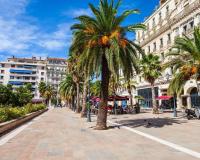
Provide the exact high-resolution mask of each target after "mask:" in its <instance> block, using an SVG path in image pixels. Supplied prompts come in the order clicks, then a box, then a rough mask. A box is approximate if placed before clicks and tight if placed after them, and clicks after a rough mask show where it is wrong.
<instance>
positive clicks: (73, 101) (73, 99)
mask: <svg viewBox="0 0 200 160" xmlns="http://www.w3.org/2000/svg"><path fill="white" fill-rule="evenodd" d="M74 109H75V97H74V95H73V96H72V110H73V111H74Z"/></svg>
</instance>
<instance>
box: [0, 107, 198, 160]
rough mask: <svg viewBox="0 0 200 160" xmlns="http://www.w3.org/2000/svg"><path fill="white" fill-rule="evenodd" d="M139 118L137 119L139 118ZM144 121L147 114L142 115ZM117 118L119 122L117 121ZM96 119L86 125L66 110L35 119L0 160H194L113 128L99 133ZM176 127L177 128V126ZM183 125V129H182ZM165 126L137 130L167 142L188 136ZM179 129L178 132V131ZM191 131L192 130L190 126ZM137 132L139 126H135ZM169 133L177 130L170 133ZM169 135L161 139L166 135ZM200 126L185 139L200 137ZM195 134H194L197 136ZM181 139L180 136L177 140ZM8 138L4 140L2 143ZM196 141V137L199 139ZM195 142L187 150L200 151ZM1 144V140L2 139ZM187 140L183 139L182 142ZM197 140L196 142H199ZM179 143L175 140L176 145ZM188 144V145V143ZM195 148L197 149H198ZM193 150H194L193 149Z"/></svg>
mask: <svg viewBox="0 0 200 160" xmlns="http://www.w3.org/2000/svg"><path fill="white" fill-rule="evenodd" d="M134 116H135V115H122V116H117V117H116V116H109V117H108V119H109V120H111V121H113V122H114V121H115V122H120V123H122V122H123V121H124V120H130V119H132V120H134ZM137 116H138V115H137ZM137 116H135V118H140V119H141V118H143V116H145V115H144V114H140V115H139V116H140V117H137ZM116 118H117V119H116ZM95 119H96V117H94V116H93V117H92V120H93V122H91V123H87V122H86V119H81V118H80V115H79V114H75V113H73V112H72V111H70V110H68V109H66V108H62V109H61V108H56V109H53V110H50V111H48V112H47V113H45V114H43V115H42V116H40V117H39V118H38V119H35V120H34V121H33V123H32V124H31V125H30V126H28V127H27V128H25V129H24V130H23V131H22V132H21V133H19V134H18V135H17V136H16V137H14V138H13V139H11V140H9V142H7V143H5V144H4V145H2V146H0V155H1V158H0V159H1V160H133V159H134V160H161V159H162V160H169V159H170V160H177V159H181V160H195V159H197V158H194V157H192V156H190V155H187V154H185V153H182V152H179V151H177V150H174V149H172V148H170V147H167V146H165V145H162V144H160V143H157V142H154V141H152V140H150V139H147V138H144V137H142V136H140V135H137V134H134V133H132V132H129V131H128V130H125V129H122V128H120V127H114V128H112V127H111V129H109V130H106V131H96V130H93V128H92V127H94V126H95V123H96V122H95ZM174 125H175V126H174ZM181 125H184V126H182V127H181ZM171 126H174V127H170V128H168V127H169V126H168V125H165V126H163V127H160V128H154V127H152V128H146V127H145V126H144V125H140V126H137V128H138V129H139V130H141V131H144V132H147V131H148V132H149V133H152V134H155V135H156V134H157V135H158V136H159V137H160V136H162V137H163V138H167V136H170V135H172V134H173V133H174V132H173V131H174V130H175V131H176V134H179V132H181V134H183V133H186V131H185V129H187V128H185V126H186V125H185V124H184V123H182V124H174V123H173V124H172V125H171ZM178 126H179V129H178V130H177V129H176V127H178ZM132 127H133V126H132ZM189 127H191V126H189ZM135 128H136V126H135ZM170 129H174V130H172V131H170ZM166 131H167V134H164V135H160V133H161V134H162V133H163V132H166ZM199 132H200V126H196V128H195V129H194V131H192V132H187V133H188V134H185V137H186V139H189V138H190V137H191V136H196V135H198V139H199V135H200V134H199ZM194 133H195V134H194ZM176 137H178V135H177V136H176ZM3 138H5V137H2V139H3ZM196 138H197V137H196ZM198 139H192V141H193V140H195V141H193V142H192V143H193V146H191V144H189V145H188V144H185V146H186V147H191V149H195V150H199V144H200V143H199V140H198ZM0 140H1V139H0ZM181 140H183V143H184V139H180V141H181ZM196 140H197V141H196ZM175 142H178V141H176V139H175V140H174V143H175ZM185 142H187V141H185ZM195 145H196V147H195ZM193 147H194V148H193Z"/></svg>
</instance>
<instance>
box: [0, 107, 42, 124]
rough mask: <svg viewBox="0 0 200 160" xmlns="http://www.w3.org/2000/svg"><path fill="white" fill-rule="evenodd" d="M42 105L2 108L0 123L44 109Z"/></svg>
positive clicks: (0, 110) (0, 109)
mask: <svg viewBox="0 0 200 160" xmlns="http://www.w3.org/2000/svg"><path fill="white" fill-rule="evenodd" d="M45 108H46V106H45V105H44V104H34V105H33V104H27V105H26V106H24V107H3V108H0V123H2V122H6V121H9V120H12V119H16V118H20V117H22V116H25V115H26V114H29V113H32V112H36V111H39V110H42V109H45Z"/></svg>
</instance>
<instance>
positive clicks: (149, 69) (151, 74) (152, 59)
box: [140, 54, 162, 113]
mask: <svg viewBox="0 0 200 160" xmlns="http://www.w3.org/2000/svg"><path fill="white" fill-rule="evenodd" d="M140 64H141V65H140V69H141V75H142V77H143V78H144V79H145V80H146V81H147V82H149V83H150V85H151V90H152V102H153V103H152V104H153V113H157V112H158V107H157V105H156V97H155V81H156V79H158V78H159V77H160V76H161V75H162V74H161V63H160V61H159V56H156V55H153V54H148V55H145V56H144V57H143V58H142V59H141V61H140Z"/></svg>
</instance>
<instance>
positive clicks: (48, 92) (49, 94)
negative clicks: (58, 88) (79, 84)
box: [44, 84, 54, 107]
mask: <svg viewBox="0 0 200 160" xmlns="http://www.w3.org/2000/svg"><path fill="white" fill-rule="evenodd" d="M53 95H54V91H53V88H52V86H51V85H49V84H48V85H46V89H45V92H44V97H45V98H46V101H47V104H48V106H49V107H51V98H52V96H53Z"/></svg>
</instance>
